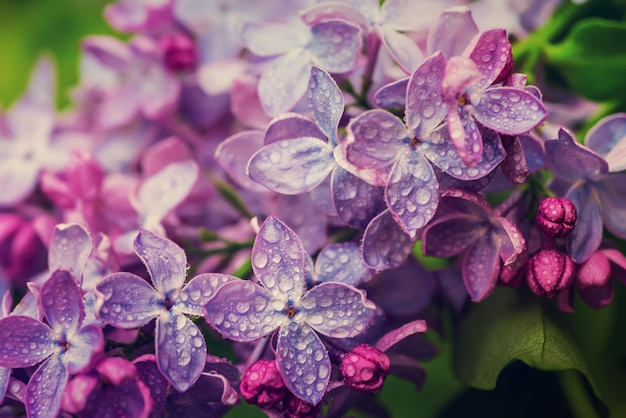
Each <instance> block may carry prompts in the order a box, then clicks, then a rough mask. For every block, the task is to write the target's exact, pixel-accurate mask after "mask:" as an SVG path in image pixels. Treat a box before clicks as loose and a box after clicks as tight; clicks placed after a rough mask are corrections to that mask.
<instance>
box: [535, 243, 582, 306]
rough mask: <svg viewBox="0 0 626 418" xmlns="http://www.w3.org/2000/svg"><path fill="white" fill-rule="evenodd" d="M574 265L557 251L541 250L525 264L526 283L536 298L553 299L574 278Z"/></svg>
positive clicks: (568, 257) (567, 256)
mask: <svg viewBox="0 0 626 418" xmlns="http://www.w3.org/2000/svg"><path fill="white" fill-rule="evenodd" d="M575 270H576V265H575V264H574V261H573V260H572V259H571V257H570V256H569V255H567V254H564V253H562V252H560V251H558V250H541V251H539V252H538V253H537V254H535V255H533V256H532V257H531V258H530V259H529V260H528V263H527V264H526V282H527V283H528V286H529V287H530V290H532V291H533V293H535V294H536V295H538V296H546V297H549V298H551V297H554V296H555V295H556V294H557V293H559V292H560V291H561V290H563V289H565V288H566V287H567V286H568V285H569V284H570V283H571V282H572V279H573V278H574V273H575Z"/></svg>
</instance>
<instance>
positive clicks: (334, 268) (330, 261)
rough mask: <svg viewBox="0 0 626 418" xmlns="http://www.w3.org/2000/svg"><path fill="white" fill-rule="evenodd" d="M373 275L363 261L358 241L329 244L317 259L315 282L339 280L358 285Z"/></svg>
mask: <svg viewBox="0 0 626 418" xmlns="http://www.w3.org/2000/svg"><path fill="white" fill-rule="evenodd" d="M372 276H373V273H372V272H371V271H370V270H369V269H368V268H367V267H366V266H365V264H364V263H363V259H362V258H361V249H360V248H359V246H358V245H357V244H356V243H351V242H346V243H338V244H330V245H327V246H326V247H324V248H322V251H320V253H319V255H318V256H317V259H316V260H315V282H322V283H323V282H339V283H344V284H348V285H352V286H358V285H359V284H361V283H364V282H367V281H368V280H369V279H371V278H372Z"/></svg>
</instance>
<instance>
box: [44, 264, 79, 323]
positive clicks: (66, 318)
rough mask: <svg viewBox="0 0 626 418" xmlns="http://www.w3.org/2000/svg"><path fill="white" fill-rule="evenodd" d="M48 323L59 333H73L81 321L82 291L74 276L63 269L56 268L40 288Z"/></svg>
mask: <svg viewBox="0 0 626 418" xmlns="http://www.w3.org/2000/svg"><path fill="white" fill-rule="evenodd" d="M39 300H40V301H41V306H42V308H43V313H44V315H45V316H46V319H47V320H48V323H49V324H50V326H51V327H52V329H53V330H54V332H56V333H57V334H59V335H66V334H67V333H73V332H75V331H77V330H78V328H79V327H80V326H81V324H82V323H83V319H84V318H85V308H84V305H83V293H82V291H81V290H80V288H79V287H78V284H77V283H76V280H75V279H74V277H73V276H72V275H71V274H70V273H69V272H67V271H65V270H56V271H55V272H54V273H52V276H51V277H50V279H48V281H46V283H44V285H43V287H42V288H41V295H40V296H39Z"/></svg>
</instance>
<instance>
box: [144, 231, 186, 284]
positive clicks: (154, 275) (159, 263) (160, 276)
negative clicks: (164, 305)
mask: <svg viewBox="0 0 626 418" xmlns="http://www.w3.org/2000/svg"><path fill="white" fill-rule="evenodd" d="M134 248H135V252H136V253H137V255H138V256H139V258H141V261H143V263H144V264H145V265H146V267H147V269H148V273H150V278H151V279H152V283H154V287H155V288H156V289H157V291H158V292H159V293H161V294H162V295H164V296H167V295H168V294H169V293H170V292H171V291H172V290H176V289H180V287H181V286H182V285H183V283H185V276H186V275H187V256H186V255H185V252H184V251H183V249H182V248H180V247H179V246H178V245H176V244H175V243H174V242H172V241H170V240H169V239H167V238H165V237H161V236H159V235H156V234H154V233H152V232H150V231H147V230H145V229H141V230H140V231H139V233H138V234H137V238H135V242H134Z"/></svg>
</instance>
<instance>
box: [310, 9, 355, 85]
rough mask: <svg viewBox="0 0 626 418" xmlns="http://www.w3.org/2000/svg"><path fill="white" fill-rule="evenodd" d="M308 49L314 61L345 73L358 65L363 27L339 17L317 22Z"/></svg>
mask: <svg viewBox="0 0 626 418" xmlns="http://www.w3.org/2000/svg"><path fill="white" fill-rule="evenodd" d="M311 34H312V39H311V41H310V43H309V45H308V48H307V49H308V51H310V53H311V55H313V61H314V63H315V64H316V65H319V66H320V67H322V68H323V69H325V70H327V71H330V72H332V73H345V72H347V71H350V70H351V69H353V68H354V66H355V65H356V60H357V58H358V56H359V54H360V52H361V29H359V27H358V26H356V25H353V24H352V23H348V22H346V21H343V20H339V19H332V20H327V21H324V22H320V23H317V24H316V25H314V26H313V27H312V28H311Z"/></svg>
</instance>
